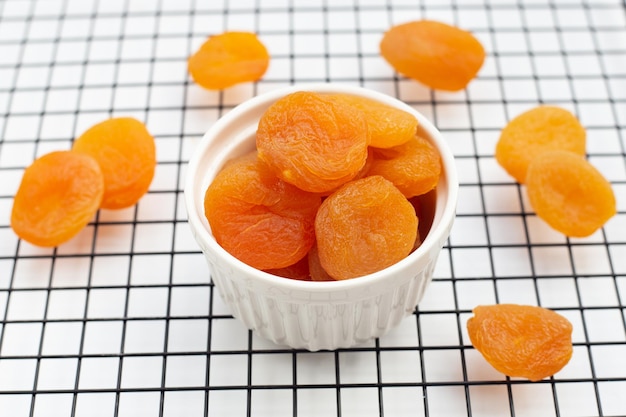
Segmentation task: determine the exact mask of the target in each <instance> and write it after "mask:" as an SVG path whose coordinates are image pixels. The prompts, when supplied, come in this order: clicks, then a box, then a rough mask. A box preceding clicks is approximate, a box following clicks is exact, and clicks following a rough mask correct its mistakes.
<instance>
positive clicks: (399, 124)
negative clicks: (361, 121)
mask: <svg viewBox="0 0 626 417" xmlns="http://www.w3.org/2000/svg"><path fill="white" fill-rule="evenodd" d="M331 97H333V98H334V99H336V100H341V101H343V102H345V103H347V104H349V105H351V106H354V107H356V108H358V109H359V110H361V111H362V112H363V113H364V114H365V120H366V122H367V128H368V129H369V132H370V146H373V147H376V148H391V147H392V146H398V145H401V144H403V143H405V142H408V141H409V140H411V139H412V138H413V137H414V136H415V132H416V129H417V125H418V121H417V119H416V118H415V116H413V115H412V114H411V113H409V112H406V111H404V110H400V109H398V108H396V107H392V106H389V105H387V104H385V103H381V102H379V101H376V100H372V99H369V98H365V97H359V96H354V95H351V94H339V93H338V94H333V95H332V96H331Z"/></svg>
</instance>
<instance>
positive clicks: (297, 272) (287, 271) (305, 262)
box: [265, 256, 311, 281]
mask: <svg viewBox="0 0 626 417" xmlns="http://www.w3.org/2000/svg"><path fill="white" fill-rule="evenodd" d="M265 272H267V273H268V274H272V275H276V276H279V277H283V278H289V279H295V280H298V281H311V276H310V274H309V259H308V257H306V256H305V257H304V258H302V259H300V260H299V261H298V262H296V263H295V264H293V265H289V266H286V267H284V268H277V269H266V270H265Z"/></svg>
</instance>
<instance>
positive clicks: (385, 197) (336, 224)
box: [315, 175, 418, 280]
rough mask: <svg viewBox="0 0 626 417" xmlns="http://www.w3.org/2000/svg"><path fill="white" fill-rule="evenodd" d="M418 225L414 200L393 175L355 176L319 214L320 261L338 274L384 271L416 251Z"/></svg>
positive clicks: (333, 274) (346, 276)
mask: <svg viewBox="0 0 626 417" xmlns="http://www.w3.org/2000/svg"><path fill="white" fill-rule="evenodd" d="M417 225H418V219H417V216H416V215H415V210H414V208H413V206H412V205H411V203H410V202H409V201H408V200H407V199H406V198H405V197H404V195H402V193H401V192H400V191H399V190H398V189H397V188H396V187H395V186H394V185H393V184H392V183H391V182H390V181H388V180H386V179H384V178H383V177H381V176H378V175H375V176H368V177H365V178H362V179H359V180H355V181H351V182H349V183H347V184H346V185H344V186H343V187H341V188H340V189H339V190H337V191H336V192H334V193H333V194H331V195H330V196H329V197H327V198H326V199H325V200H324V201H323V203H322V205H321V206H320V208H319V210H318V213H317V216H316V218H315V235H316V238H317V249H318V254H319V259H320V262H321V265H322V267H323V269H324V270H325V271H326V272H327V273H328V274H329V275H330V276H331V277H332V278H334V279H336V280H343V279H350V278H356V277H359V276H363V275H367V274H371V273H373V272H377V271H380V270H382V269H384V268H386V267H388V266H391V265H393V264H395V263H396V262H398V261H400V260H402V259H404V258H405V257H406V256H407V255H408V254H409V253H410V252H411V250H412V249H413V247H414V244H415V241H416V237H417Z"/></svg>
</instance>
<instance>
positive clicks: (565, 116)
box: [495, 106, 587, 184]
mask: <svg viewBox="0 0 626 417" xmlns="http://www.w3.org/2000/svg"><path fill="white" fill-rule="evenodd" d="M586 137H587V134H586V132H585V128H584V127H583V126H582V125H581V124H580V122H579V121H578V119H577V118H576V116H574V115H573V114H572V113H570V112H569V111H567V110H565V109H562V108H560V107H554V106H539V107H535V108H533V109H531V110H528V111H526V112H524V113H522V114H520V115H518V116H516V117H515V118H513V119H512V120H511V121H510V122H509V123H508V124H507V125H506V126H505V127H504V129H502V132H501V133H500V138H499V139H498V143H497V144H496V153H495V157H496V160H497V161H498V163H499V164H500V165H501V166H502V167H503V168H504V169H505V170H506V171H507V172H508V173H509V174H510V175H511V176H512V177H513V178H515V180H516V181H517V182H519V183H520V184H524V183H525V182H526V171H527V170H528V165H529V164H530V162H531V161H532V160H533V159H534V158H535V157H537V156H538V155H540V154H541V153H543V152H546V151H551V150H564V151H570V152H574V153H577V154H579V155H584V154H585V147H586Z"/></svg>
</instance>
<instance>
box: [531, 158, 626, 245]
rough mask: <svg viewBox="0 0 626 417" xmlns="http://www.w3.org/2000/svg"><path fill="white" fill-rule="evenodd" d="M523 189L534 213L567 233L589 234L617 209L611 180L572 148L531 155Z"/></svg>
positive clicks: (577, 235) (567, 234) (573, 235)
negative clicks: (569, 150)
mask: <svg viewBox="0 0 626 417" xmlns="http://www.w3.org/2000/svg"><path fill="white" fill-rule="evenodd" d="M526 191H527V193H528V198H529V201H530V204H531V206H532V207H533V209H534V210H535V213H537V216H539V217H540V218H542V219H543V220H544V221H545V222H546V223H548V224H549V225H550V226H551V227H552V228H554V229H555V230H558V231H559V232H561V233H563V234H565V235H566V236H570V237H586V236H589V235H591V234H592V233H594V232H595V231H596V230H598V229H599V228H600V227H602V226H603V225H604V223H606V222H607V221H608V220H609V219H610V218H611V217H613V215H614V214H615V213H616V211H617V207H616V201H615V194H614V193H613V189H612V188H611V184H610V183H609V182H608V181H607V180H606V179H605V178H604V176H603V175H602V174H601V173H600V172H599V171H598V170H597V169H596V168H595V167H594V166H593V165H591V164H590V163H589V162H588V161H587V160H586V159H585V158H584V157H582V156H580V155H578V154H576V153H573V152H568V151H550V152H545V153H543V154H541V155H539V156H537V157H536V158H535V159H533V160H532V162H531V163H530V165H529V166H528V173H527V177H526Z"/></svg>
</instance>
